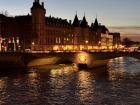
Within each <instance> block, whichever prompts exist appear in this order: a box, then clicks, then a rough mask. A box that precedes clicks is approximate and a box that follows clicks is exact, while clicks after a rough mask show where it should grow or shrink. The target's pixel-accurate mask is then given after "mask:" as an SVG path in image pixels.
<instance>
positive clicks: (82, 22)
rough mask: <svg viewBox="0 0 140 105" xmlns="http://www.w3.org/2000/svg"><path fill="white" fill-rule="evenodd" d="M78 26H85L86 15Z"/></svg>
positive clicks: (86, 24)
mask: <svg viewBox="0 0 140 105" xmlns="http://www.w3.org/2000/svg"><path fill="white" fill-rule="evenodd" d="M80 26H81V27H82V28H87V26H88V23H87V20H86V17H85V16H84V17H83V20H82V21H81V24H80Z"/></svg>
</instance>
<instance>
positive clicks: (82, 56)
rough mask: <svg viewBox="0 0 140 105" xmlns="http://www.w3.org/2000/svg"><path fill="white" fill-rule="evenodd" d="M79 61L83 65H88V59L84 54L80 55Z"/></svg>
mask: <svg viewBox="0 0 140 105" xmlns="http://www.w3.org/2000/svg"><path fill="white" fill-rule="evenodd" d="M79 60H80V62H81V63H86V60H87V59H86V56H85V55H84V54H83V55H80V57H79Z"/></svg>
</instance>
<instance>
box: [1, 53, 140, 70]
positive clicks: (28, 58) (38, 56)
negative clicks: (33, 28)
mask: <svg viewBox="0 0 140 105" xmlns="http://www.w3.org/2000/svg"><path fill="white" fill-rule="evenodd" d="M123 56H128V57H134V58H137V59H140V53H139V52H59V53H56V52H51V53H0V67H9V68H12V67H22V68H24V67H33V66H40V65H52V64H66V63H75V64H86V65H87V66H88V67H89V68H92V67H99V66H104V65H106V64H107V62H108V61H109V60H110V59H112V58H116V57H123Z"/></svg>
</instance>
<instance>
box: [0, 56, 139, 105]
mask: <svg viewBox="0 0 140 105" xmlns="http://www.w3.org/2000/svg"><path fill="white" fill-rule="evenodd" d="M0 105H140V61H139V60H137V59H134V58H123V57H120V58H116V59H112V60H110V61H109V63H108V65H107V67H102V68H97V69H90V70H78V68H77V67H76V66H75V65H53V66H52V67H50V66H49V67H48V66H42V67H36V68H31V69H30V70H25V71H22V72H12V73H10V72H9V73H0Z"/></svg>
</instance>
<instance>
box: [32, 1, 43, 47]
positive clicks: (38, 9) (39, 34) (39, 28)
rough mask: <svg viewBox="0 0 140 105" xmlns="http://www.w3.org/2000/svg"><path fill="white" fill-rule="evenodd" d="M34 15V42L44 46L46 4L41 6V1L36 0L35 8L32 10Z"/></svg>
mask: <svg viewBox="0 0 140 105" xmlns="http://www.w3.org/2000/svg"><path fill="white" fill-rule="evenodd" d="M31 13H32V34H33V37H34V38H33V41H35V43H36V44H38V45H43V44H44V42H45V41H44V37H45V34H46V32H45V28H46V25H45V14H46V9H45V8H44V2H42V4H40V2H39V0H35V1H34V2H33V6H32V8H31Z"/></svg>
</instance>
